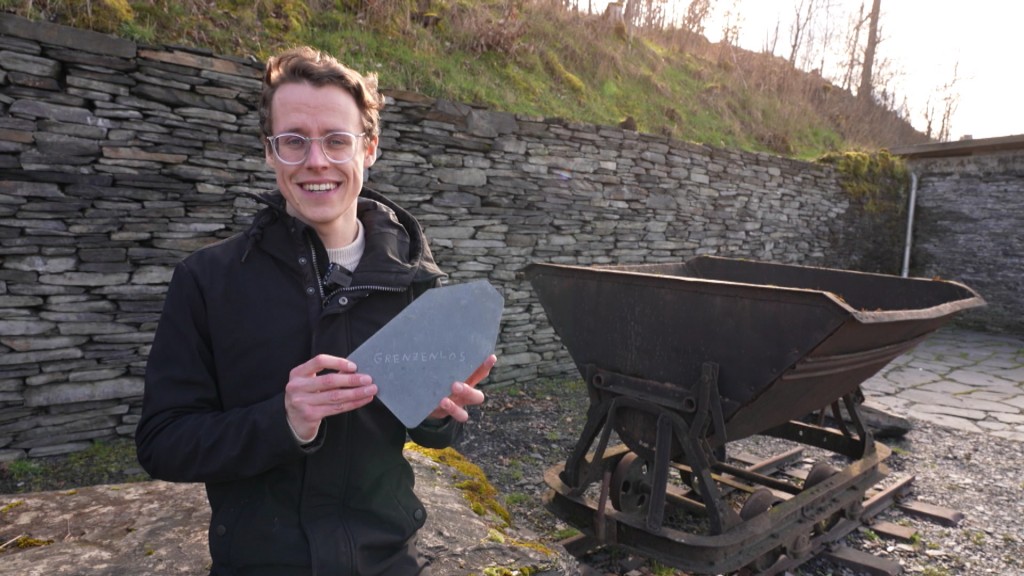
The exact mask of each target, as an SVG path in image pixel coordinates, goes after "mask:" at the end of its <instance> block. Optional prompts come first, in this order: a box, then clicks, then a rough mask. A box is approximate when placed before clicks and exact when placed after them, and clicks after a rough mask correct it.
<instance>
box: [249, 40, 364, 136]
mask: <svg viewBox="0 0 1024 576" xmlns="http://www.w3.org/2000/svg"><path fill="white" fill-rule="evenodd" d="M302 82H304V83H307V84H310V85H312V86H316V87H322V86H337V87H339V88H341V89H343V90H345V91H346V92H348V93H349V94H351V95H352V97H353V98H355V101H356V105H357V106H359V112H360V115H361V116H362V119H363V131H364V132H366V135H367V136H370V137H373V136H378V135H380V111H381V110H382V109H383V108H384V96H382V95H381V93H380V91H379V90H378V89H377V75H376V74H374V73H373V72H371V73H369V74H366V75H363V74H360V73H359V72H356V71H355V70H353V69H351V68H349V67H348V66H345V65H344V64H342V63H341V62H339V61H338V59H337V58H335V57H334V56H331V55H330V54H326V53H324V52H321V51H320V50H317V49H315V48H311V47H309V46H303V47H300V48H292V49H290V50H287V51H285V52H282V53H281V54H278V55H277V56H274V57H272V58H270V60H268V61H267V69H266V72H265V73H264V74H263V91H262V93H261V95H260V108H259V114H260V132H261V133H262V136H263V138H264V140H265V139H266V137H267V136H272V135H273V126H272V125H271V124H272V122H271V118H270V104H271V103H272V102H273V101H274V94H275V93H276V92H277V89H278V88H279V87H281V86H282V85H284V84H290V83H302Z"/></svg>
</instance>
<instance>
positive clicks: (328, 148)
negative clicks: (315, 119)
mask: <svg viewBox="0 0 1024 576" xmlns="http://www.w3.org/2000/svg"><path fill="white" fill-rule="evenodd" d="M314 141H319V142H320V149H321V150H322V151H323V153H324V156H326V157H327V159H328V160H330V161H331V162H334V163H335V164H341V163H343V162H348V161H349V160H351V159H352V156H354V155H355V149H356V146H355V145H356V136H355V135H354V134H349V133H348V132H333V133H331V134H327V135H326V136H323V137H321V138H307V137H305V136H300V135H298V134H281V135H278V136H275V137H273V138H272V139H271V142H272V143H273V145H274V152H275V153H276V154H277V157H278V158H280V159H281V160H282V161H283V162H287V163H289V164H299V163H302V162H305V161H306V159H307V158H308V157H309V149H310V146H312V145H313V142H314Z"/></svg>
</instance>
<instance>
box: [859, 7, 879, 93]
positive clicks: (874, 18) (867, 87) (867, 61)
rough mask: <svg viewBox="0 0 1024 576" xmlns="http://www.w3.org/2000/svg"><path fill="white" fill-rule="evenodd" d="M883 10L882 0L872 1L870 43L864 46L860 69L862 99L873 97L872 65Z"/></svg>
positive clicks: (869, 21) (869, 20)
mask: <svg viewBox="0 0 1024 576" xmlns="http://www.w3.org/2000/svg"><path fill="white" fill-rule="evenodd" d="M881 11H882V0H873V1H872V3H871V16H870V17H869V18H868V43H867V45H865V46H864V64H862V65H861V69H860V88H859V89H858V90H857V98H860V99H861V100H862V101H865V102H866V101H868V100H870V99H871V91H872V88H873V84H872V81H871V72H872V67H873V66H874V63H875V50H876V49H877V48H878V44H879V43H880V42H881V40H879V34H878V20H879V17H880V14H881Z"/></svg>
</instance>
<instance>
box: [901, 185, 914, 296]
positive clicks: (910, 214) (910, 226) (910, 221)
mask: <svg viewBox="0 0 1024 576" xmlns="http://www.w3.org/2000/svg"><path fill="white" fill-rule="evenodd" d="M909 203H910V207H909V208H908V209H907V239H906V241H905V242H904V243H903V246H904V248H903V272H902V274H901V275H902V276H903V277H904V278H906V277H907V275H908V274H909V273H910V243H911V239H912V238H913V236H914V205H915V204H917V174H916V173H915V172H911V173H910V202H909Z"/></svg>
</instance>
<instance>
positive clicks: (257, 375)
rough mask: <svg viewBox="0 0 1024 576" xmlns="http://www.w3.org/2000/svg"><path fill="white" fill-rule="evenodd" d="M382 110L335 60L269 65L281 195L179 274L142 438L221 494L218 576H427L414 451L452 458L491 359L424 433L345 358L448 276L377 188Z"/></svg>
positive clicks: (213, 501)
mask: <svg viewBox="0 0 1024 576" xmlns="http://www.w3.org/2000/svg"><path fill="white" fill-rule="evenodd" d="M383 103H384V102H383V97H382V96H381V95H380V93H379V92H378V90H377V82H376V77H375V76H373V75H367V76H362V75H360V74H358V73H357V72H355V71H353V70H351V69H349V68H347V67H345V66H344V65H342V64H341V63H339V62H338V61H337V60H335V59H334V58H332V57H330V56H329V55H326V54H323V53H321V52H318V51H316V50H313V49H311V48H300V49H295V50H291V51H288V52H285V53H284V54H281V55H280V56H278V57H275V58H272V59H271V60H270V61H269V63H268V65H267V71H266V74H265V76H264V86H263V94H262V98H261V103H260V128H261V130H262V132H263V137H264V143H265V154H266V161H267V163H268V165H269V166H271V167H272V168H273V170H274V172H275V173H276V176H277V186H278V190H279V193H276V194H272V195H269V196H268V197H265V198H262V197H261V198H260V200H261V201H262V202H264V203H265V204H266V207H265V208H263V209H262V210H261V211H260V212H259V213H258V214H257V215H256V217H255V219H254V221H253V223H252V225H251V226H250V228H249V229H248V230H247V231H246V232H245V233H244V234H239V235H236V236H234V237H232V238H229V239H227V240H225V241H224V242H221V243H218V244H215V245H213V246H209V247H207V248H204V249H202V250H199V251H198V252H196V253H194V254H192V255H190V256H189V257H188V258H186V259H185V260H184V261H183V262H181V263H180V264H179V265H178V266H177V267H176V268H175V271H174V276H173V278H172V280H171V284H170V287H169V289H168V293H167V299H166V302H165V305H164V312H163V315H162V316H161V319H160V324H159V327H158V329H157V333H156V338H155V340H154V342H153V347H152V351H151V353H150V355H149V361H148V364H147V367H146V390H145V396H144V401H143V413H142V418H141V420H140V422H139V425H138V429H137V432H136V442H137V445H138V454H139V460H140V462H141V463H142V464H143V466H144V467H145V469H146V470H147V471H148V472H149V473H150V474H151V475H152V476H153V477H155V478H160V479H164V480H170V481H181V482H205V483H206V488H207V495H208V497H209V500H210V506H211V509H212V517H211V521H210V532H209V539H210V553H211V557H212V560H213V563H212V568H211V572H210V573H211V575H228V574H230V575H236V576H264V575H266V576H269V575H274V576H290V575H303V576H307V575H311V574H320V575H332V576H334V575H371V574H388V575H405V574H427V573H428V571H427V567H426V566H425V562H424V561H423V559H422V558H421V557H420V556H419V554H418V553H417V551H416V546H415V535H416V532H417V530H418V529H419V528H420V527H422V525H423V523H424V521H425V520H426V511H425V510H424V508H423V505H422V503H421V502H420V501H419V499H418V498H417V497H416V495H415V494H414V493H413V482H414V478H413V473H412V468H411V466H410V465H409V463H408V462H407V461H406V460H405V458H404V456H403V454H402V449H403V446H404V444H405V442H406V439H407V438H412V439H413V440H414V441H416V442H417V443H419V444H421V445H423V446H427V447H434V448H439V447H444V446H448V445H450V444H451V443H452V442H453V441H454V440H455V438H456V435H457V434H458V432H459V430H460V428H461V425H462V423H463V422H465V421H466V420H467V418H468V414H467V412H466V410H465V407H466V406H469V405H475V404H480V403H481V402H483V399H484V396H483V393H482V392H480V391H479V390H477V389H476V388H475V386H476V384H477V383H479V381H480V380H482V379H483V378H484V377H486V376H487V374H489V372H490V369H491V367H492V366H493V365H494V362H495V360H496V359H495V357H494V356H491V357H490V358H488V359H487V360H486V361H485V362H484V363H483V365H481V366H480V367H479V368H478V369H477V370H476V371H475V372H474V373H473V374H471V375H470V376H469V377H468V378H467V379H466V382H456V383H454V384H453V385H452V392H451V394H450V395H449V396H448V397H446V398H444V399H443V400H442V401H441V402H440V404H439V405H438V406H437V408H436V409H435V410H434V411H433V413H431V414H430V416H429V417H428V418H427V419H426V420H425V421H424V422H423V423H422V424H420V425H419V426H417V427H415V428H412V429H406V428H405V427H404V426H403V425H402V424H401V422H399V420H398V419H397V418H395V417H394V416H393V415H392V414H391V412H390V411H388V409H387V408H386V407H385V406H384V405H383V404H382V403H381V402H380V401H379V400H378V399H377V398H376V393H377V388H376V386H375V385H374V383H373V381H372V379H371V378H370V377H369V376H368V375H366V374H360V373H359V372H358V367H357V366H355V365H354V364H353V363H352V362H350V361H348V360H347V359H346V356H347V355H348V354H350V353H351V352H352V351H354V350H355V349H356V348H358V347H359V345H360V344H362V343H363V342H364V341H365V340H366V339H368V338H369V337H370V336H372V335H373V334H374V333H375V332H376V331H377V330H379V329H380V328H381V327H382V326H384V325H385V324H386V323H387V322H388V321H389V320H390V319H391V318H393V317H394V316H395V315H397V314H398V313H399V312H400V311H401V310H402V309H403V308H404V307H405V306H407V305H408V304H409V303H410V302H411V301H412V300H413V299H414V298H416V297H417V296H418V295H420V294H422V293H423V292H424V291H426V290H427V289H430V288H432V287H435V286H438V285H439V284H440V282H441V280H442V279H443V278H444V277H445V275H444V273H443V272H441V270H440V269H439V268H438V266H437V265H436V264H435V262H434V260H433V257H432V255H431V253H430V249H429V247H428V244H427V239H426V237H425V236H424V235H423V232H422V229H421V227H420V225H419V223H418V222H417V221H416V220H415V218H413V217H412V215H410V214H409V213H408V212H406V211H405V210H404V209H402V208H401V207H399V206H398V205H396V204H394V203H393V202H391V201H390V200H388V199H387V198H385V197H384V196H382V195H380V194H378V193H375V192H373V191H371V190H368V189H366V188H364V187H363V172H364V169H365V168H367V167H369V166H371V165H372V164H373V162H374V160H375V158H376V155H377V146H378V138H379V134H380V126H379V118H380V110H381V108H382V107H383Z"/></svg>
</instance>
